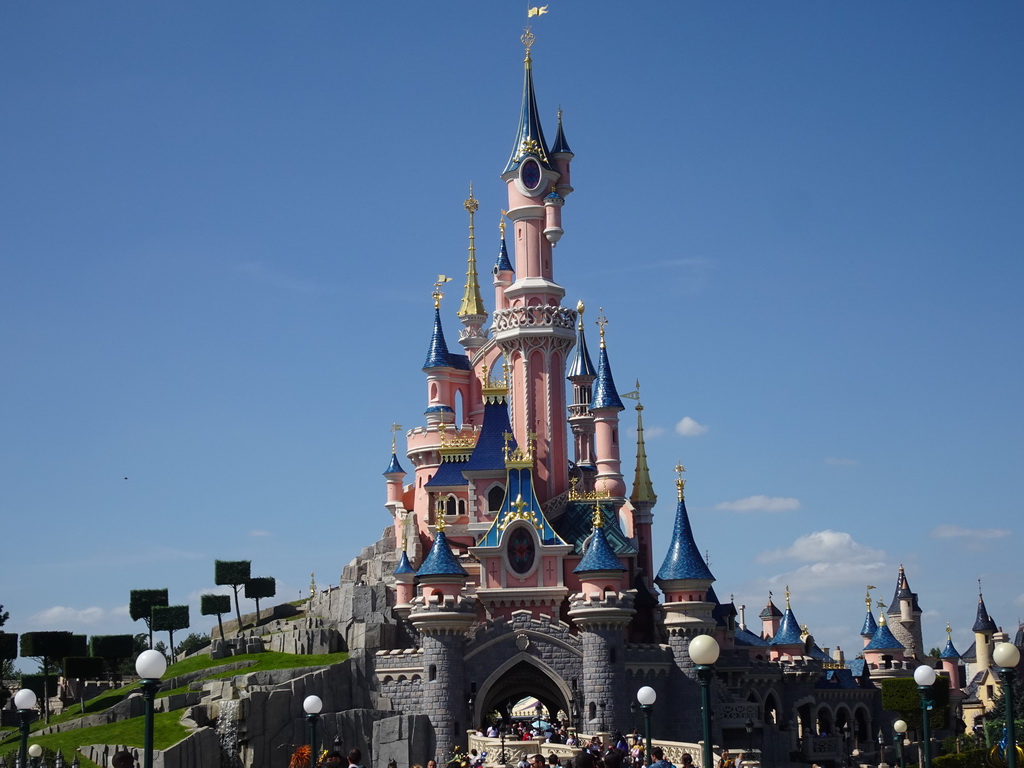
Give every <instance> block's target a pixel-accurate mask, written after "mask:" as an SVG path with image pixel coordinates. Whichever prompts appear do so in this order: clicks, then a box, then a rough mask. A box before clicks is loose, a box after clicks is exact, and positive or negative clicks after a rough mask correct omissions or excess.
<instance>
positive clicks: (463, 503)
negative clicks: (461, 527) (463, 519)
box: [459, 499, 466, 515]
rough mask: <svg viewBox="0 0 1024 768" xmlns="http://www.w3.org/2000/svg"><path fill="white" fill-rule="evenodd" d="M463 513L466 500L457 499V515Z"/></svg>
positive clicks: (464, 512)
mask: <svg viewBox="0 0 1024 768" xmlns="http://www.w3.org/2000/svg"><path fill="white" fill-rule="evenodd" d="M465 514H466V500H465V499H459V515H465Z"/></svg>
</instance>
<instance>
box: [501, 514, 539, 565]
mask: <svg viewBox="0 0 1024 768" xmlns="http://www.w3.org/2000/svg"><path fill="white" fill-rule="evenodd" d="M536 556H537V549H536V547H535V546H534V544H533V536H531V535H530V531H529V529H528V528H524V527H522V526H520V527H518V528H516V529H515V530H514V531H512V534H511V535H510V536H509V537H508V562H509V565H511V566H512V570H513V571H515V572H516V573H527V572H528V571H529V570H530V569H531V568H532V567H533V561H534V559H535V558H536Z"/></svg>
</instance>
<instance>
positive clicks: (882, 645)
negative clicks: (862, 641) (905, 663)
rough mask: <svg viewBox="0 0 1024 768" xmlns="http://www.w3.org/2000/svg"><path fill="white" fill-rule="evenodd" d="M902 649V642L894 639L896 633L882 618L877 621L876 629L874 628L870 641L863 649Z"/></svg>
mask: <svg viewBox="0 0 1024 768" xmlns="http://www.w3.org/2000/svg"><path fill="white" fill-rule="evenodd" d="M903 649H904V645H903V643H901V642H900V641H899V640H897V639H896V635H894V634H893V633H892V630H891V629H889V625H888V624H886V623H885V620H884V618H883V620H882V621H880V622H879V623H878V629H876V630H875V634H874V636H873V637H872V638H871V642H870V643H868V644H867V645H865V646H864V650H865V651H901V650H903Z"/></svg>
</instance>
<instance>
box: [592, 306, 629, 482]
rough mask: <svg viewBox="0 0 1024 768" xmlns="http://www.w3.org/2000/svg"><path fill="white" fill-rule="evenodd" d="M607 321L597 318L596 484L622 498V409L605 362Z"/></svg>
mask: <svg viewBox="0 0 1024 768" xmlns="http://www.w3.org/2000/svg"><path fill="white" fill-rule="evenodd" d="M607 323H608V321H607V319H606V318H605V317H604V315H603V314H601V315H600V316H599V317H598V318H597V324H598V327H599V328H600V329H601V351H600V352H599V353H598V361H597V377H596V378H595V379H594V398H593V400H591V402H590V412H591V413H592V414H594V451H595V459H596V463H597V477H596V479H595V480H594V483H595V485H596V487H598V488H599V489H601V490H605V491H608V493H609V495H610V496H611V497H612V498H625V495H626V484H625V482H623V479H622V461H621V459H620V456H619V413H620V412H621V411H623V410H625V406H624V405H623V404H622V400H621V399H620V398H619V393H618V391H617V390H616V389H615V380H614V379H613V378H612V366H611V363H610V362H609V361H608V348H607V347H606V346H605V339H604V331H605V325H607Z"/></svg>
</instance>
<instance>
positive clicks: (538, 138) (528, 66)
mask: <svg viewBox="0 0 1024 768" xmlns="http://www.w3.org/2000/svg"><path fill="white" fill-rule="evenodd" d="M521 39H522V41H523V45H525V46H526V58H525V59H524V60H523V101H522V105H521V106H520V109H519V125H518V126H517V127H516V138H515V142H514V143H513V145H512V154H511V155H509V158H508V162H507V163H506V164H505V170H503V171H502V174H506V173H508V172H509V171H513V170H515V169H516V168H518V167H519V164H520V163H521V162H522V161H523V160H524V159H525V158H526V157H534V158H536V159H537V162H539V163H540V164H541V165H542V166H543V167H545V168H548V169H550V168H551V163H550V160H549V157H548V144H547V141H546V140H545V139H544V130H543V129H542V128H541V124H540V113H539V112H538V110H537V95H536V94H535V93H534V89H533V59H532V58H531V57H530V48H531V46H532V45H533V41H534V36H533V33H532V32H530V30H529V29H527V30H526V33H525V34H524V35H523V36H522V38H521Z"/></svg>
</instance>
